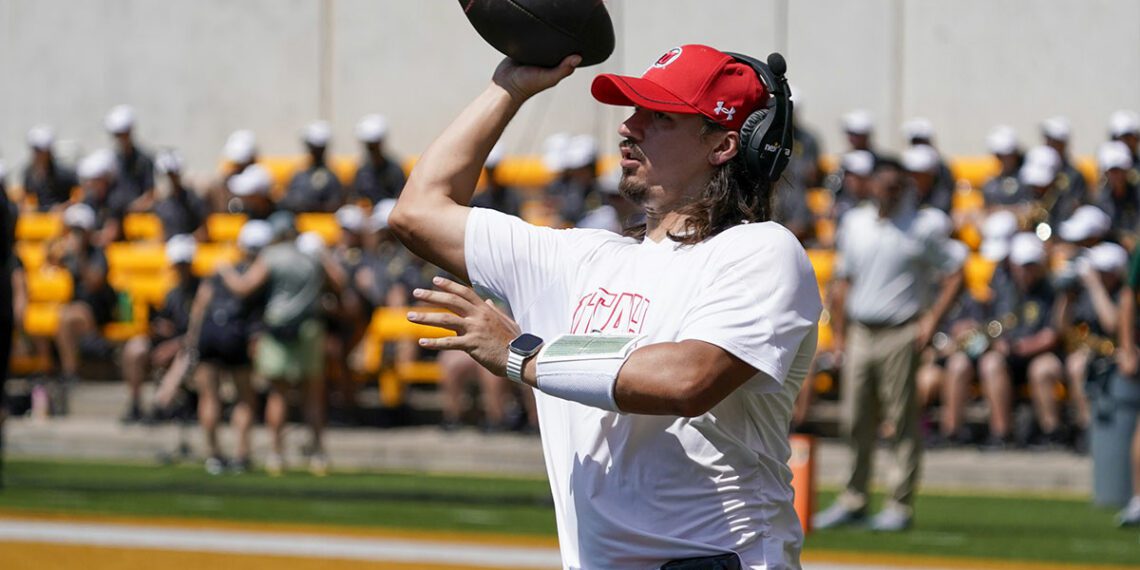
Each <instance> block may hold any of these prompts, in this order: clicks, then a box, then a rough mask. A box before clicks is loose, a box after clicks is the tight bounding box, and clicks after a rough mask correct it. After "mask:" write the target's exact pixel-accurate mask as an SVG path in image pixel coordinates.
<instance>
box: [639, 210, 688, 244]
mask: <svg viewBox="0 0 1140 570" xmlns="http://www.w3.org/2000/svg"><path fill="white" fill-rule="evenodd" d="M687 218H688V216H686V215H684V214H682V213H680V212H678V211H676V210H670V211H668V212H666V213H665V214H663V215H654V214H653V213H652V212H646V214H645V237H646V238H647V239H650V240H653V241H655V242H658V243H660V242H661V240H665V239H668V238H669V234H674V235H676V234H679V233H681V232H682V231H684V229H685V219H687Z"/></svg>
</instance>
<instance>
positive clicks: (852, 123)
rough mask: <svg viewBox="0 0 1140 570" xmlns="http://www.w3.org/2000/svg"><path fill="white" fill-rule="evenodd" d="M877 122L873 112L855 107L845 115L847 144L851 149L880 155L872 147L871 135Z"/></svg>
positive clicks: (844, 124)
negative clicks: (872, 117)
mask: <svg viewBox="0 0 1140 570" xmlns="http://www.w3.org/2000/svg"><path fill="white" fill-rule="evenodd" d="M874 130H875V123H874V120H873V119H871V113H869V112H867V111H866V110H864V109H855V110H854V111H851V112H849V113H847V114H846V115H843V132H844V134H846V135H847V144H849V145H850V146H851V150H865V151H867V152H869V153H871V154H873V155H875V156H876V159H877V157H878V153H876V152H875V150H874V149H873V148H872V143H871V135H872V134H874Z"/></svg>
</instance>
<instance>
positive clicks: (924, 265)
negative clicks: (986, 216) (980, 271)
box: [813, 158, 962, 532]
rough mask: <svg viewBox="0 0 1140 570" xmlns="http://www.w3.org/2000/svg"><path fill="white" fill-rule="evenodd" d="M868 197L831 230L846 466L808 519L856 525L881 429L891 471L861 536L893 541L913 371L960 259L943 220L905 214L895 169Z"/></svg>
mask: <svg viewBox="0 0 1140 570" xmlns="http://www.w3.org/2000/svg"><path fill="white" fill-rule="evenodd" d="M871 194H872V196H873V198H874V200H875V203H873V204H867V205H864V206H861V207H859V208H857V209H855V210H852V211H851V212H850V213H848V214H847V216H846V217H845V218H844V220H843V223H842V224H841V225H840V227H839V231H838V241H837V247H836V252H837V253H838V255H839V259H840V262H839V263H838V264H837V265H836V267H835V275H836V278H835V281H834V283H833V285H832V301H831V315H832V317H831V318H832V330H833V332H834V343H835V349H836V352H837V353H838V354H840V355H841V357H842V362H843V370H842V375H843V395H842V400H843V414H842V424H843V426H842V430H843V431H844V434H845V435H846V436H847V437H848V438H849V442H850V445H851V446H852V448H853V451H854V460H853V462H852V465H851V468H850V471H849V472H848V477H847V483H846V487H845V489H844V491H843V493H842V494H841V495H840V496H839V497H838V498H837V499H836V501H835V503H834V504H833V505H832V506H831V507H829V508H827V509H825V510H824V511H822V512H820V513H817V514H816V515H815V516H814V518H813V521H814V523H813V526H815V527H816V528H819V529H824V528H834V527H838V526H844V525H850V524H854V523H856V522H859V521H860V520H862V519H863V518H864V517H865V516H866V514H867V511H868V510H869V506H870V505H869V500H870V482H871V470H872V469H871V468H872V462H871V460H872V459H873V455H874V449H875V441H876V439H877V434H878V432H879V426H880V425H881V424H883V423H885V424H887V425H889V426H890V427H889V429H890V430H891V432H892V434H893V435H892V448H893V449H892V451H893V453H892V456H893V460H894V464H895V469H894V470H893V475H892V477H891V483H890V484H891V489H890V491H889V492H890V499H889V501H888V502H887V504H886V506H885V507H884V508H883V509H882V510H881V511H880V512H879V513H878V514H877V515H875V517H874V518H873V519H872V520H871V527H872V528H873V529H876V530H880V531H890V532H897V531H902V530H905V529H906V528H908V527H909V526H910V525H911V522H912V521H913V517H914V500H915V496H916V493H917V490H918V487H917V486H918V479H919V473H920V471H921V462H922V439H921V438H922V435H921V433H920V431H921V430H920V429H919V425H918V423H919V422H918V414H919V409H918V402H917V400H916V396H917V392H916V390H917V388H916V378H915V372H916V369H917V367H918V364H919V355H920V352H921V351H922V350H924V349H925V348H926V347H927V346H928V345H929V344H930V342H931V340H932V337H933V335H934V333H935V332H936V330H937V326H938V323H939V322H940V321H941V320H942V318H943V317H944V316H945V314H946V312H947V311H948V310H949V308H950V306H951V305H952V304H953V302H954V299H955V297H957V295H958V292H959V290H960V289H961V285H962V264H961V261H962V260H960V259H958V258H956V257H955V255H954V252H953V250H952V249H951V246H950V245H949V244H950V240H949V237H948V234H949V228H950V227H951V224H950V220H949V219H948V217H947V216H946V214H944V213H942V212H941V211H939V210H936V209H934V208H917V207H916V206H915V204H914V201H913V200H912V199H911V198H910V196H909V189H908V188H907V185H906V178H905V174H904V173H903V172H902V167H901V165H899V164H898V163H897V162H894V161H892V160H889V159H884V158H880V159H879V162H878V164H877V165H876V166H875V171H874V173H873V174H872V178H871ZM932 291H936V294H935V295H932V294H931V292H932ZM876 410H882V412H883V413H882V417H879V415H878V414H877V413H876Z"/></svg>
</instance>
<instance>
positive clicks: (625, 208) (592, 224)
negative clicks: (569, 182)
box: [578, 166, 645, 234]
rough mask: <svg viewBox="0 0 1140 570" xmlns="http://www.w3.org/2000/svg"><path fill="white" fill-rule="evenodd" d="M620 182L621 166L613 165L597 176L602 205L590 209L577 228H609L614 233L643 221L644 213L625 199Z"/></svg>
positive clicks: (621, 231)
mask: <svg viewBox="0 0 1140 570" xmlns="http://www.w3.org/2000/svg"><path fill="white" fill-rule="evenodd" d="M620 182H621V167H620V166H614V167H613V168H611V169H610V171H609V172H607V173H606V174H605V175H604V176H602V177H600V178H598V191H599V193H600V195H601V197H602V205H600V206H598V207H597V208H594V209H593V210H590V211H589V212H587V213H586V215H585V216H583V217H582V219H581V220H579V221H578V227H579V228H594V229H599V230H609V231H611V232H614V233H615V234H620V233H623V232H624V231H625V228H627V227H632V226H635V225H637V224H640V223H642V222H643V221H644V217H645V214H644V213H643V212H642V211H641V209H640V208H638V207H637V205H635V204H634V203H632V202H630V201H629V200H626V199H625V197H624V196H622V195H621V191H620V189H619V188H618V185H619V183H620Z"/></svg>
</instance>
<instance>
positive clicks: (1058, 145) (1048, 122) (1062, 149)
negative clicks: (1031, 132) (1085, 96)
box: [1041, 115, 1089, 200]
mask: <svg viewBox="0 0 1140 570" xmlns="http://www.w3.org/2000/svg"><path fill="white" fill-rule="evenodd" d="M1071 135H1072V127H1071V126H1070V124H1069V118H1068V117H1064V116H1060V115H1058V116H1055V117H1049V118H1048V119H1045V120H1044V121H1042V122H1041V136H1042V138H1044V139H1045V144H1046V145H1047V146H1049V147H1050V148H1052V149H1053V150H1055V151H1057V156H1059V157H1060V158H1061V167H1060V169H1059V170H1058V171H1057V187H1058V188H1060V189H1061V190H1062V191H1065V192H1067V191H1072V192H1073V194H1075V195H1077V196H1081V197H1082V200H1087V196H1088V194H1089V181H1088V179H1086V178H1085V175H1084V174H1083V173H1081V171H1080V170H1079V169H1077V167H1076V166H1075V165H1074V164H1073V160H1072V157H1070V156H1069V139H1070V137H1071Z"/></svg>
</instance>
